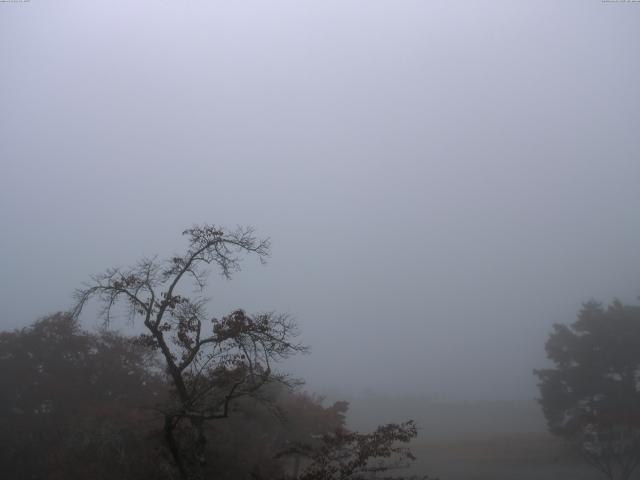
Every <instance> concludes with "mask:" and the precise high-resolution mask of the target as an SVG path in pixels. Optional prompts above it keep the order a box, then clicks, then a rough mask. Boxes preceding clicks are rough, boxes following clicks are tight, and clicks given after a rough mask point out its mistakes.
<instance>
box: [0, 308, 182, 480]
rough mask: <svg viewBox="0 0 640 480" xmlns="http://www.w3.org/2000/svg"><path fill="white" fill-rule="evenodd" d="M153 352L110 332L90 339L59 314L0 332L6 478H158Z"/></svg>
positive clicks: (162, 389)
mask: <svg viewBox="0 0 640 480" xmlns="http://www.w3.org/2000/svg"><path fill="white" fill-rule="evenodd" d="M156 367H157V362H156V358H155V355H154V354H153V352H150V351H149V350H148V349H146V348H144V347H142V346H140V345H136V344H135V343H133V342H132V340H131V339H130V338H126V337H123V336H121V335H118V334H117V333H114V332H110V331H109V332H107V331H102V332H98V333H88V332H86V331H83V330H82V329H81V328H80V327H79V325H78V323H77V322H76V321H75V320H74V319H73V318H71V317H70V316H69V315H67V314H63V313H58V314H54V315H50V316H48V317H45V318H43V319H41V320H39V321H37V322H36V323H35V324H34V325H32V326H31V327H29V328H23V329H20V330H17V331H14V332H2V333H0V379H1V382H2V388H1V389H0V470H1V471H2V474H3V478H15V479H20V478H34V479H35V478H48V479H86V478H95V479H105V480H106V479H111V478H120V479H125V480H134V479H152V478H153V479H160V478H169V476H168V475H166V473H167V472H171V471H172V470H173V467H172V465H171V462H168V461H164V460H163V458H162V457H161V456H159V455H158V454H157V452H156V450H157V449H158V448H160V447H161V446H162V442H161V440H160V439H156V435H155V434H154V431H156V430H157V429H156V428H155V424H156V423H155V422H156V421H157V415H156V414H154V413H153V412H152V411H150V410H148V409H146V408H141V407H144V406H145V405H150V404H153V403H154V402H157V401H159V400H161V399H162V398H163V397H164V396H165V395H166V386H165V384H164V382H163V381H162V379H161V378H160V377H159V376H158V375H157V374H155V373H154V371H156V370H157V368H156Z"/></svg>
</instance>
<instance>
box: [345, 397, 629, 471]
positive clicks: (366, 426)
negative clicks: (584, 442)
mask: <svg viewBox="0 0 640 480" xmlns="http://www.w3.org/2000/svg"><path fill="white" fill-rule="evenodd" d="M348 418H349V426H350V427H351V428H354V429H357V430H363V431H369V430H371V429H372V428H375V426H376V425H377V424H381V423H387V422H400V421H404V420H407V419H413V420H415V421H416V423H417V425H418V429H419V435H418V438H417V439H416V441H414V442H413V444H412V450H413V452H414V454H415V455H416V457H417V461H416V462H415V464H414V466H413V468H412V469H411V470H412V472H414V473H424V474H428V475H429V476H430V478H431V477H433V478H439V479H440V480H598V479H603V478H604V477H602V475H601V474H599V473H598V472H597V471H596V470H595V469H593V468H592V467H590V466H588V465H586V464H585V463H584V462H583V460H582V459H581V458H579V457H578V456H577V455H576V454H575V453H574V452H573V451H572V450H571V448H569V446H568V445H567V444H565V443H564V442H563V441H562V440H559V439H557V438H555V437H553V436H551V435H550V434H548V433H547V432H546V425H545V421H544V418H543V416H542V413H541V412H540V407H539V405H538V404H537V403H536V402H535V401H533V400H531V401H520V402H518V401H515V402H513V401H512V402H442V401H433V400H429V399H425V398H421V397H402V398H398V397H387V396H370V397H369V396H368V397H361V398H353V399H351V408H350V415H349V417H348ZM638 478H640V475H639V477H638Z"/></svg>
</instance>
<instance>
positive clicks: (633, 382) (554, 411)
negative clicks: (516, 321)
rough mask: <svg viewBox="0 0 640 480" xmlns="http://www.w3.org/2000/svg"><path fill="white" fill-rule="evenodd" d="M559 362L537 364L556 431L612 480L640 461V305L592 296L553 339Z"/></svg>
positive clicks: (552, 352)
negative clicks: (605, 304)
mask: <svg viewBox="0 0 640 480" xmlns="http://www.w3.org/2000/svg"><path fill="white" fill-rule="evenodd" d="M546 351H547V355H548V357H549V358H550V359H551V360H552V361H553V363H554V364H555V367H554V368H548V369H541V370H535V371H534V373H535V375H536V376H537V377H538V379H539V388H540V393H541V398H540V404H541V405H542V409H543V411H544V415H545V417H546V419H547V424H548V426H549V430H550V431H551V433H553V434H555V435H557V436H560V437H562V438H565V439H567V440H569V441H571V442H572V443H573V444H574V445H576V446H577V447H578V448H579V450H580V452H581V454H582V456H583V457H584V458H585V460H587V461H588V462H589V463H590V464H591V465H592V466H594V467H595V468H597V469H598V470H599V471H600V472H602V473H603V474H604V475H605V476H606V477H607V478H609V479H611V480H627V479H629V478H631V475H632V473H633V472H634V470H635V469H636V467H637V466H638V463H640V307H638V306H629V305H623V304H622V303H620V302H619V301H614V302H613V303H612V304H611V305H610V306H609V307H607V308H603V307H602V306H601V305H600V304H598V303H595V302H590V303H587V304H585V305H584V307H583V308H582V310H581V311H580V313H579V315H578V319H577V321H576V322H575V323H573V324H572V325H570V326H565V325H554V330H553V333H552V334H551V335H550V337H549V339H548V340H547V343H546Z"/></svg>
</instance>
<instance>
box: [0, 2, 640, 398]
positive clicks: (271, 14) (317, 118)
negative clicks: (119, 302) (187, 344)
mask: <svg viewBox="0 0 640 480" xmlns="http://www.w3.org/2000/svg"><path fill="white" fill-rule="evenodd" d="M639 27H640V4H638V3H602V2H601V1H599V0H576V1H570V0H566V1H562V2H559V1H551V0H537V1H530V2H513V1H498V0H492V1H479V0H478V1H456V2H453V1H449V2H443V1H437V2H436V1H426V0H423V1H402V0H394V1H377V0H366V1H365V0H361V1H349V0H339V1H338V0H335V1H333V0H322V1H320V0H313V1H310V0H309V1H305V0H295V1H294V0H291V1H242V2H229V1H227V2H219V1H206V2H205V1H191V2H187V3H185V2H179V1H155V2H152V1H147V0H137V1H135V2H124V1H113V0H110V1H102V0H92V1H91V2H87V1H62V0H58V1H52V0H31V1H30V2H29V3H5V4H2V3H0V127H1V128H0V162H1V166H2V170H1V173H0V222H1V225H2V235H0V249H1V252H2V254H1V256H0V259H1V263H0V304H1V305H2V306H3V313H2V318H1V320H0V322H1V323H0V326H2V327H4V328H14V327H18V326H24V325H27V324H28V323H30V322H32V321H33V320H34V319H36V318H37V317H39V316H41V315H44V314H47V313H50V312H53V311H56V310H58V309H64V308H67V307H68V306H69V305H70V301H71V300H70V295H71V293H72V291H73V289H74V288H75V287H77V286H79V284H80V283H81V282H82V281H84V280H86V279H87V277H88V275H89V274H91V273H95V272H98V271H101V270H103V269H104V268H105V267H108V266H112V265H127V264H129V263H133V262H134V261H135V260H136V259H137V258H138V257H140V256H142V255H149V254H153V253H159V254H161V255H165V254H171V253H173V252H177V251H179V250H180V249H181V248H182V246H183V243H182V238H181V237H180V235H179V234H180V232H181V231H182V230H183V229H184V228H185V227H188V226H190V225H191V224H193V223H198V222H210V223H218V224H223V225H229V226H234V225H236V224H251V225H254V226H255V227H256V228H257V229H258V231H259V232H260V233H262V234H264V235H266V236H270V237H271V238H272V240H273V255H272V258H271V260H270V262H269V264H268V266H267V267H261V266H259V265H257V262H255V261H253V260H249V261H247V262H246V263H245V269H244V270H243V272H242V273H241V274H239V275H237V276H236V278H235V279H234V281H232V282H224V281H222V280H218V279H217V278H216V280H215V281H214V282H212V289H211V294H212V296H213V297H214V302H213V303H212V308H211V313H212V314H215V315H220V314H223V313H225V312H227V311H229V310H230V309H232V308H236V307H244V308H246V309H248V310H252V311H255V310H272V309H273V310H279V311H287V312H290V313H292V314H293V315H295V316H296V318H297V319H298V320H299V322H300V324H301V326H302V330H303V340H304V341H305V342H306V343H308V344H310V345H311V346H312V348H313V353H312V355H310V356H308V357H305V358H302V359H300V360H298V361H296V362H295V363H292V364H291V365H289V366H288V368H289V369H290V370H292V371H293V372H295V373H296V374H299V375H302V376H304V377H306V378H307V379H308V381H309V383H310V386H311V388H313V389H316V390H320V391H322V390H323V389H324V390H329V389H333V388H335V389H342V390H345V391H346V390H349V391H354V392H357V391H362V390H366V389H370V390H375V391H388V392H390V391H397V392H421V393H427V394H431V395H441V396H445V397H456V398H530V397H533V396H535V395H536V388H535V379H534V378H533V376H532V375H531V369H532V368H534V367H536V366H541V365H544V350H543V345H544V341H545V339H546V336H547V334H548V333H549V330H550V327H551V324H552V323H553V322H556V321H559V322H569V321H572V320H573V318H574V316H575V313H576V311H577V309H578V308H579V306H580V303H581V302H583V301H585V300H588V299H589V298H591V297H593V298H596V299H600V300H604V301H608V300H610V299H611V298H612V297H613V296H618V297H620V298H621V299H622V300H623V301H627V302H633V301H635V299H636V297H637V295H638V294H640V221H639V217H638V212H639V211H640V186H639V180H640V158H639V156H638V153H639V151H640V148H639V147H640V135H639V128H640V122H639V120H640V90H639V87H640V82H639V80H640V47H639V45H640V28H639ZM87 321H89V322H91V319H87Z"/></svg>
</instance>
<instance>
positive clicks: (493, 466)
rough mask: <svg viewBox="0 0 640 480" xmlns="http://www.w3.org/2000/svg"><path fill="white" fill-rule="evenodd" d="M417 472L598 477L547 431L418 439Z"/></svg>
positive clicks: (453, 477) (502, 478)
mask: <svg viewBox="0 0 640 480" xmlns="http://www.w3.org/2000/svg"><path fill="white" fill-rule="evenodd" d="M413 451H414V453H415V455H416V456H417V457H418V460H417V461H416V463H415V465H414V468H413V469H412V470H413V471H415V472H416V473H419V472H420V473H422V472H424V473H427V474H428V475H429V476H430V477H431V476H433V477H438V478H440V479H441V480H463V479H464V480H507V479H509V480H513V479H522V480H534V479H535V480H574V479H575V480H592V479H593V480H597V479H601V478H602V477H601V476H600V475H599V474H598V473H597V472H596V471H595V470H593V469H592V468H591V467H589V466H587V465H585V464H584V463H582V461H581V459H580V458H577V457H576V456H575V455H574V454H573V453H572V452H571V450H570V449H569V448H567V446H566V445H565V444H564V443H563V442H561V441H559V440H557V439H555V438H553V437H551V436H550V435H548V434H545V433H520V434H510V435H505V436H498V437H486V438H482V437H478V436H475V437H474V438H473V439H458V440H454V439H451V440H447V441H418V442H415V443H414V445H413Z"/></svg>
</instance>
